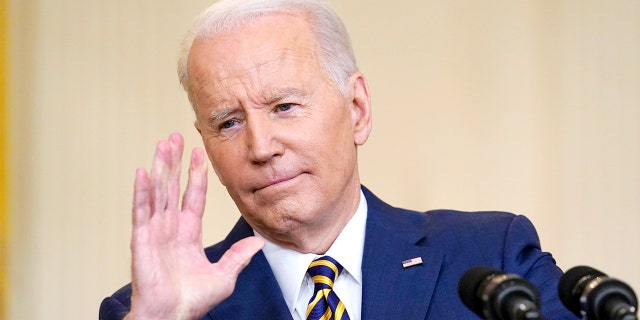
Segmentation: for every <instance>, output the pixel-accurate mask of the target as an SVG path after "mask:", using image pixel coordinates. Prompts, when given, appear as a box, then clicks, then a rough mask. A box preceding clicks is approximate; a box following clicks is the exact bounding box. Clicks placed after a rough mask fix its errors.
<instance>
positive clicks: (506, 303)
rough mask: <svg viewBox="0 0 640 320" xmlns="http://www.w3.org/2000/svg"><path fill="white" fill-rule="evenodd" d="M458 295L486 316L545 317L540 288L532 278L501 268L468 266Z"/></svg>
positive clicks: (495, 319) (499, 319) (496, 319)
mask: <svg viewBox="0 0 640 320" xmlns="http://www.w3.org/2000/svg"><path fill="white" fill-rule="evenodd" d="M458 295H459V296H460V299H461V300H462V303H464V305H465V306H467V308H469V309H470V310H471V311H473V312H474V313H475V314H477V315H478V316H480V317H481V318H483V319H489V320H532V319H538V320H541V319H543V318H542V315H541V314H540V298H539V295H538V291H537V290H536V288H535V287H534V286H533V285H532V284H531V283H530V282H529V281H527V280H525V279H523V278H521V277H519V276H517V275H514V274H506V273H504V272H502V271H500V270H495V269H491V268H487V267H474V268H471V269H469V270H467V272H465V273H464V275H462V277H461V278H460V282H459V283H458Z"/></svg>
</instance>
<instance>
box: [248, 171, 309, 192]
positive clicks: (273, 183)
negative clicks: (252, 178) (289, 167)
mask: <svg viewBox="0 0 640 320" xmlns="http://www.w3.org/2000/svg"><path fill="white" fill-rule="evenodd" d="M303 174H304V173H300V174H296V175H291V176H285V177H276V178H275V179H273V180H270V181H268V182H266V183H265V184H262V185H260V186H258V187H257V188H255V189H253V193H256V192H259V191H262V190H265V189H269V188H274V187H280V186H285V185H286V184H288V183H289V182H292V181H293V180H295V179H296V178H298V177H299V176H301V175H303Z"/></svg>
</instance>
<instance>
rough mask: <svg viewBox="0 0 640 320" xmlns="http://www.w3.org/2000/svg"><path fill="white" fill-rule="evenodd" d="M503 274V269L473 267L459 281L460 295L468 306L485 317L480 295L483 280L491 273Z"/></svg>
mask: <svg viewBox="0 0 640 320" xmlns="http://www.w3.org/2000/svg"><path fill="white" fill-rule="evenodd" d="M496 274H503V272H502V271H500V270H496V269H492V268H488V267H473V268H471V269H469V270H467V272H465V273H464V274H463V275H462V277H461V278H460V282H458V295H459V296H460V300H462V303H464V305H465V306H467V308H469V309H470V310H471V311H473V312H474V313H475V314H477V315H478V316H480V317H481V318H484V315H483V305H482V299H480V297H478V289H479V288H480V285H481V284H482V282H483V281H484V280H485V279H487V278H488V277H489V276H491V275H496Z"/></svg>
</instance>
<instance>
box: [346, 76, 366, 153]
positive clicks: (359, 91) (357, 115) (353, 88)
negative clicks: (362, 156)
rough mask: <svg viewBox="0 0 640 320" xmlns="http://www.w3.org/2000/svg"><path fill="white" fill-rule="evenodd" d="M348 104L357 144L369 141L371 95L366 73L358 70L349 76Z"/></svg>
mask: <svg viewBox="0 0 640 320" xmlns="http://www.w3.org/2000/svg"><path fill="white" fill-rule="evenodd" d="M347 89H348V91H347V92H348V94H347V97H348V101H347V103H348V105H349V107H350V108H351V115H352V116H351V117H352V121H353V139H354V142H355V144H356V145H357V146H361V145H363V144H364V143H365V142H367V139H368V138H369V134H370V133H371V121H372V120H371V96H370V95H369V86H368V85H367V80H366V79H365V78H364V75H363V74H362V73H360V72H356V73H355V74H353V75H352V76H351V77H350V78H349V83H348V85H347Z"/></svg>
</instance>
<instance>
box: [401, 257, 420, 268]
mask: <svg viewBox="0 0 640 320" xmlns="http://www.w3.org/2000/svg"><path fill="white" fill-rule="evenodd" d="M419 264H422V257H415V258H412V259H408V260H403V261H402V267H403V268H405V269H406V268H409V267H413V266H417V265H419Z"/></svg>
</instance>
